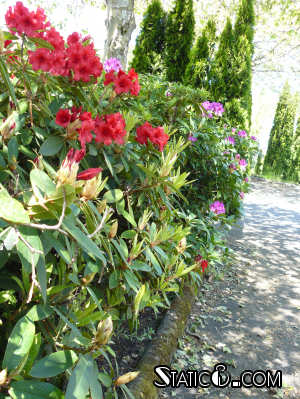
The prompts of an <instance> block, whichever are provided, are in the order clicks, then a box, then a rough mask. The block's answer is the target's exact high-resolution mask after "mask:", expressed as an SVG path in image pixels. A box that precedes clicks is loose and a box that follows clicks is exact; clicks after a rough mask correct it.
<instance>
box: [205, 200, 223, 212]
mask: <svg viewBox="0 0 300 399" xmlns="http://www.w3.org/2000/svg"><path fill="white" fill-rule="evenodd" d="M209 208H210V210H211V211H212V212H214V213H215V214H216V215H220V214H222V213H225V206H224V204H223V202H220V201H215V202H213V203H212V204H210V206H209Z"/></svg>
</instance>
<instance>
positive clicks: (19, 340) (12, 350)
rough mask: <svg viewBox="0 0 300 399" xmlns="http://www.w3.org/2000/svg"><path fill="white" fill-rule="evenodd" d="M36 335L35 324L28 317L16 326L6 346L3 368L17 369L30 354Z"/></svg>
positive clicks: (23, 318)
mask: <svg viewBox="0 0 300 399" xmlns="http://www.w3.org/2000/svg"><path fill="white" fill-rule="evenodd" d="M34 335H35V326H34V323H33V322H32V321H31V320H30V319H29V318H28V317H26V316H24V317H22V318H21V319H20V320H19V321H18V322H17V324H16V325H15V326H14V328H13V330H12V332H11V334H10V336H9V338H8V343H7V346H6V351H5V354H4V358H3V362H2V368H3V369H5V368H7V369H8V371H11V370H14V369H16V368H17V367H18V366H19V365H20V364H21V362H22V361H23V360H24V358H25V357H26V355H27V354H28V352H29V350H30V348H31V345H32V342H33V339H34Z"/></svg>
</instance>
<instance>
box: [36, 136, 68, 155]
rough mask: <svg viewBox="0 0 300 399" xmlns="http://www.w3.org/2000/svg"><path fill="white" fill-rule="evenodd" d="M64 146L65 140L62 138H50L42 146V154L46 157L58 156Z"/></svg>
mask: <svg viewBox="0 0 300 399" xmlns="http://www.w3.org/2000/svg"><path fill="white" fill-rule="evenodd" d="M63 144H64V139H63V138H62V137H60V136H50V137H48V138H47V139H46V141H44V143H43V144H42V145H41V148H40V153H41V154H42V155H44V156H45V157H51V156H52V155H55V154H57V153H58V152H59V151H60V149H61V147H62V146H63Z"/></svg>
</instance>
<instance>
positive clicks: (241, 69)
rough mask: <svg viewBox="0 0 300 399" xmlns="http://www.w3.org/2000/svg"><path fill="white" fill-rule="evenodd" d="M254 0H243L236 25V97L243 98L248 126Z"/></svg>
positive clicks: (250, 107) (250, 104)
mask: <svg viewBox="0 0 300 399" xmlns="http://www.w3.org/2000/svg"><path fill="white" fill-rule="evenodd" d="M253 3H254V2H253V0H241V3H240V7H239V10H238V15H237V19H236V22H235V26H234V36H235V60H236V66H237V70H236V73H235V78H236V82H237V84H236V85H235V90H236V94H235V97H237V98H240V99H241V104H242V106H243V108H244V109H246V110H247V112H248V121H247V122H248V123H247V127H250V123H251V109H252V94H251V82H252V57H253V53H254V46H253V37H254V24H255V15H254V4H253Z"/></svg>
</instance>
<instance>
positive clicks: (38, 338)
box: [23, 332, 42, 374]
mask: <svg viewBox="0 0 300 399" xmlns="http://www.w3.org/2000/svg"><path fill="white" fill-rule="evenodd" d="M41 344H42V334H41V333H40V332H39V333H38V334H35V336H34V340H33V343H32V345H31V348H30V351H29V355H28V358H27V361H26V364H25V366H24V369H23V371H24V372H25V373H26V374H28V373H29V370H31V368H32V366H33V363H34V361H35V359H36V358H37V356H38V354H39V351H40V347H41Z"/></svg>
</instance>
